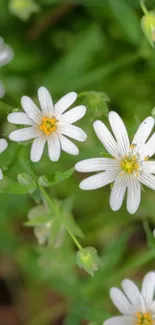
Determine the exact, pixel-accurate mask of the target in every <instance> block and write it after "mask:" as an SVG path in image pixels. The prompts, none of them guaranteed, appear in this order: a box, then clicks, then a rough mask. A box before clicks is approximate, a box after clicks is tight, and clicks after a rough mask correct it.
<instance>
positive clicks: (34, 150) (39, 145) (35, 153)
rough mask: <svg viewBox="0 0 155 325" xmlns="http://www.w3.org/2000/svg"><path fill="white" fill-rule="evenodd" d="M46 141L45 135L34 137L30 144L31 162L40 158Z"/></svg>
mask: <svg viewBox="0 0 155 325" xmlns="http://www.w3.org/2000/svg"><path fill="white" fill-rule="evenodd" d="M45 143H46V137H44V136H40V137H38V138H36V139H35V140H34V141H33V143H32V146H31V153H30V157H31V160H32V161H33V162H37V161H39V160H40V159H41V157H42V154H43V151H44V146H45Z"/></svg>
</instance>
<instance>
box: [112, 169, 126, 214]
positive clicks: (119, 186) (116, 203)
mask: <svg viewBox="0 0 155 325" xmlns="http://www.w3.org/2000/svg"><path fill="white" fill-rule="evenodd" d="M126 187H127V176H126V175H121V174H120V175H118V176H117V178H116V180H115V183H114V185H113V187H112V190H111V195H110V206H111V209H112V210H113V211H117V210H119V209H120V207H121V206H122V203H123V199H124V195H125V191H126Z"/></svg>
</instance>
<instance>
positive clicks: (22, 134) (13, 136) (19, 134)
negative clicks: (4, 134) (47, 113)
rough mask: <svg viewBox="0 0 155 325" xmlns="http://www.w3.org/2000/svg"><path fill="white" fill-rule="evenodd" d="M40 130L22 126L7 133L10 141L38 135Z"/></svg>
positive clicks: (23, 139) (40, 132)
mask: <svg viewBox="0 0 155 325" xmlns="http://www.w3.org/2000/svg"><path fill="white" fill-rule="evenodd" d="M41 134H42V131H39V130H36V129H35V128H34V127H29V128H23V129H19V130H15V131H13V132H11V133H10V134H9V139H10V140H12V141H17V142H20V141H26V140H30V139H33V138H36V137H39V136H40V135H41Z"/></svg>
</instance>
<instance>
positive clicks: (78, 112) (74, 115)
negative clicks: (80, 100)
mask: <svg viewBox="0 0 155 325" xmlns="http://www.w3.org/2000/svg"><path fill="white" fill-rule="evenodd" d="M85 114H86V107H85V106H84V105H79V106H76V107H75V108H72V109H71V110H70V111H68V112H67V113H64V114H63V115H61V116H60V121H61V122H66V123H74V122H76V121H78V120H80V119H81V118H82V117H83V116H84V115H85Z"/></svg>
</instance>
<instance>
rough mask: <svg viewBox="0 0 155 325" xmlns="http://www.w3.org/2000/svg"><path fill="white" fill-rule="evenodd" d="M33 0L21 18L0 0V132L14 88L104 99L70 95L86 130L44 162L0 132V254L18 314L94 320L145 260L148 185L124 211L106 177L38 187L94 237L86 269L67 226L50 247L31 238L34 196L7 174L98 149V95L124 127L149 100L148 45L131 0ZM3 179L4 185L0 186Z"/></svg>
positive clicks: (47, 167)
mask: <svg viewBox="0 0 155 325" xmlns="http://www.w3.org/2000/svg"><path fill="white" fill-rule="evenodd" d="M25 2H26V0H25ZM38 4H39V5H40V11H39V12H37V13H34V14H32V16H31V17H30V18H29V19H27V21H23V20H21V19H20V18H19V17H17V16H16V15H13V14H12V13H11V12H10V11H9V9H8V1H6V0H0V35H1V36H2V37H3V38H4V39H5V41H6V42H7V43H8V44H10V45H11V46H12V48H13V50H14V53H15V56H14V59H13V61H12V62H11V63H10V64H9V65H8V66H5V67H3V68H1V69H0V78H1V80H2V81H3V83H4V85H5V87H6V96H5V97H4V99H3V100H1V102H0V119H1V126H0V127H1V136H4V137H6V138H7V136H8V134H9V132H10V131H11V130H12V128H13V127H12V126H11V125H10V124H9V123H7V121H6V117H7V114H8V113H9V112H10V111H12V109H14V108H19V109H20V98H21V96H22V95H28V96H30V97H32V98H33V99H34V100H36V94H37V89H38V87H40V86H45V87H47V88H48V89H49V91H50V92H51V94H52V97H53V99H54V102H56V100H57V99H58V98H60V97H61V96H63V95H64V94H65V93H66V92H70V91H76V92H78V93H81V92H88V91H89V92H90V91H97V92H104V93H106V94H107V95H108V96H109V98H110V102H105V101H104V100H101V101H99V102H98V103H96V102H95V103H94V102H92V100H91V95H92V93H89V95H88V96H86V97H85V96H82V95H81V96H79V99H78V101H79V103H86V104H87V114H86V116H85V117H84V118H83V120H81V121H80V122H79V123H78V125H80V126H81V127H83V129H84V130H85V131H86V132H87V134H88V139H87V141H86V142H85V143H82V144H80V145H79V147H80V154H79V156H78V157H72V156H70V155H67V154H65V153H63V154H62V155H61V158H60V160H59V162H58V163H52V162H50V160H49V158H48V156H47V154H46V153H45V154H44V157H43V158H42V160H41V162H39V163H37V164H35V163H31V162H30V161H29V150H30V144H25V145H21V144H16V143H12V142H9V148H8V150H7V151H6V152H4V154H2V155H1V158H0V164H1V167H3V170H4V174H5V177H4V180H3V181H1V183H0V193H1V194H0V254H1V257H2V258H7V259H8V260H9V261H10V263H11V265H12V264H14V265H15V266H16V269H17V270H18V272H19V274H20V277H22V279H23V280H24V286H25V288H26V290H27V293H28V298H29V301H30V306H29V317H28V318H26V320H25V324H30V325H35V324H36V325H39V324H40V325H48V324H49V321H50V320H51V319H52V320H53V321H54V320H55V319H58V318H59V317H60V316H63V324H65V325H78V324H82V320H86V321H87V322H88V323H89V324H91V325H101V324H102V323H103V320H104V319H106V318H107V317H109V316H110V315H115V314H116V311H115V309H114V308H113V307H112V303H111V302H110V299H109V296H108V290H109V288H110V287H111V286H112V285H114V286H117V285H120V281H121V280H122V279H123V278H124V277H132V278H133V279H136V280H137V282H139V283H140V281H141V279H142V276H143V275H144V273H145V272H147V271H149V270H153V269H154V265H155V263H154V259H155V242H154V239H153V238H152V229H153V228H154V223H155V222H154V219H155V204H154V202H155V194H154V192H153V191H151V190H149V189H145V193H142V201H141V206H140V208H139V209H138V211H137V213H136V214H135V215H129V214H128V212H127V211H126V208H125V204H124V205H123V207H122V208H121V210H120V211H119V212H112V211H111V210H110V208H109V194H110V187H109V186H107V187H105V188H102V189H101V190H96V191H90V192H84V191H81V190H80V189H79V187H78V184H79V182H80V180H81V179H82V177H83V175H80V174H79V173H76V172H75V173H74V174H73V175H72V176H71V177H70V178H69V179H66V180H64V181H63V182H60V183H59V184H57V185H56V186H53V187H50V188H49V189H48V191H49V193H50V196H51V197H54V198H57V199H61V200H64V199H66V198H69V197H72V196H73V197H74V199H75V200H74V205H73V215H74V218H75V219H76V221H77V223H78V225H79V226H80V228H81V229H82V231H83V232H84V234H85V238H84V239H81V243H82V245H83V246H84V247H86V246H94V247H96V248H97V250H98V253H99V255H100V256H101V258H102V261H103V266H102V267H101V268H100V270H99V271H98V272H96V273H95V275H94V277H91V276H89V275H87V274H86V273H84V272H83V271H79V269H78V267H76V261H75V260H76V255H75V252H76V250H77V248H76V247H75V246H74V243H73V242H72V240H71V239H70V237H69V236H68V234H66V236H65V240H64V243H63V245H62V246H61V247H59V248H54V247H53V248H51V247H50V248H48V249H46V250H44V248H43V247H40V248H38V246H37V242H36V240H35V237H34V236H33V233H32V231H31V229H29V228H26V227H24V225H23V224H24V222H26V221H27V214H28V211H29V210H30V209H31V208H32V207H34V206H35V205H36V203H35V201H36V202H38V197H37V195H36V197H35V195H33V196H30V195H29V194H28V193H24V191H25V188H24V187H22V186H21V187H20V188H19V189H18V187H19V186H18V185H17V184H16V185H14V186H15V187H14V189H12V187H11V184H14V182H16V183H17V175H18V174H19V173H30V174H33V173H34V174H36V175H37V176H41V175H46V176H47V177H48V178H50V179H52V177H54V173H55V172H56V171H61V172H63V171H66V170H68V169H70V168H72V167H73V166H74V164H75V163H76V162H77V161H80V160H82V159H84V158H91V157H98V156H100V153H101V152H103V151H105V150H104V148H103V147H102V145H101V143H100V142H99V141H98V140H97V138H96V136H95V134H94V131H93V128H92V123H93V121H95V120H96V119H98V118H100V119H101V120H103V121H104V122H105V123H107V104H108V107H109V110H111V109H112V110H115V111H117V112H118V113H119V114H120V115H121V117H122V118H123V119H124V121H125V123H126V124H127V127H128V130H129V134H130V136H131V137H132V136H133V134H134V132H135V130H136V128H137V126H138V124H139V123H140V122H141V121H142V120H143V119H144V118H145V117H147V116H148V115H150V114H151V110H152V109H153V107H154V106H155V51H154V49H152V48H151V46H150V45H149V44H148V42H147V40H146V39H145V36H144V35H143V33H142V31H141V27H140V20H141V17H142V15H143V14H142V11H141V9H140V6H139V1H138V0H126V1H125V0H77V1H76V0H74V1H71V2H69V1H67V0H66V1H58V0H40V1H38ZM153 6H154V1H153V0H152V1H151V0H150V1H149V0H148V1H147V7H148V9H149V8H150V10H153V9H154V8H153ZM20 10H21V9H20ZM20 10H19V12H18V14H19V16H20ZM6 185H8V190H6V189H5V190H4V187H5V186H6ZM22 190H23V193H22V194H18V193H20V191H22ZM4 192H5V193H4ZM7 192H10V193H7ZM11 192H13V193H15V192H16V193H17V194H12V193H11ZM38 258H39V262H38ZM40 262H41V265H43V267H42V268H40ZM9 277H11V278H12V274H11V273H10V275H9ZM45 288H46V289H47V288H50V289H51V290H52V291H53V290H54V292H56V293H60V294H61V295H62V300H61V301H58V302H57V304H56V305H55V307H54V308H50V307H49V306H48V305H47V303H46V301H45V299H44V296H45V292H44V291H45V290H46V289H45ZM16 295H17V296H18V290H15V292H14V293H13V296H15V300H16ZM52 324H54V323H52Z"/></svg>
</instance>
